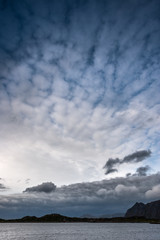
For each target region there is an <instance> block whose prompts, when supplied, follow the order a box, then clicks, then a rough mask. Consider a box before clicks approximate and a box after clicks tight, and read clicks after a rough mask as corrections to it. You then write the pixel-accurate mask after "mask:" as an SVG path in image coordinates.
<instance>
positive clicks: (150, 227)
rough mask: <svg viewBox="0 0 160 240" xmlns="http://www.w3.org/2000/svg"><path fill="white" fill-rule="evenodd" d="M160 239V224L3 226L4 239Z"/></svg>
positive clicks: (0, 237)
mask: <svg viewBox="0 0 160 240" xmlns="http://www.w3.org/2000/svg"><path fill="white" fill-rule="evenodd" d="M11 239H12V240H13V239H14V240H88V239H90V240H102V239H105V240H160V225H159V224H145V223H143V224H141V223H139V224H137V223H0V240H11Z"/></svg>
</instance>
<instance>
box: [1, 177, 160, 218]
mask: <svg viewBox="0 0 160 240" xmlns="http://www.w3.org/2000/svg"><path fill="white" fill-rule="evenodd" d="M46 186H52V187H53V186H54V191H48V192H47V191H46V190H45V191H44V189H46ZM28 189H30V190H27V189H26V190H25V191H24V192H23V193H22V194H14V195H8V196H1V197H0V209H1V214H0V218H10V217H14V218H15V217H22V216H24V215H37V216H40V215H43V214H46V213H55V212H56V213H60V214H65V215H68V216H81V215H83V214H86V213H89V214H93V215H102V214H112V213H118V212H125V211H126V209H127V208H129V207H130V206H131V205H132V204H134V203H135V202H136V201H142V202H148V201H151V200H156V199H160V173H157V174H153V175H150V176H130V177H121V178H114V179H110V180H103V181H96V182H86V183H77V184H71V185H68V186H61V187H57V188H55V185H54V184H53V183H43V184H41V185H38V186H35V187H31V188H28ZM33 189H34V191H32V190H33ZM37 189H38V190H37ZM39 189H41V190H39ZM42 189H43V191H42ZM35 190H36V191H35Z"/></svg>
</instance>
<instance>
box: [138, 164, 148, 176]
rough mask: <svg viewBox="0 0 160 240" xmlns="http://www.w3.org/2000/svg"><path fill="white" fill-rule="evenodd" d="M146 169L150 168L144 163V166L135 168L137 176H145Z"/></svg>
mask: <svg viewBox="0 0 160 240" xmlns="http://www.w3.org/2000/svg"><path fill="white" fill-rule="evenodd" d="M148 170H150V167H149V166H148V165H146V166H144V167H139V168H137V170H136V174H137V175H138V176H146V175H147V172H148Z"/></svg>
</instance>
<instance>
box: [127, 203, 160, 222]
mask: <svg viewBox="0 0 160 240" xmlns="http://www.w3.org/2000/svg"><path fill="white" fill-rule="evenodd" d="M125 217H126V218H128V217H144V218H146V219H160V200H158V201H154V202H150V203H147V204H144V203H141V202H140V203H138V202H137V203H136V204H135V205H133V207H131V208H129V209H128V210H127V212H126V214H125Z"/></svg>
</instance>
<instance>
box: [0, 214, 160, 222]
mask: <svg viewBox="0 0 160 240" xmlns="http://www.w3.org/2000/svg"><path fill="white" fill-rule="evenodd" d="M73 222H77V223H80V222H87V223H151V224H160V219H146V218H144V217H130V218H126V217H114V218H79V217H67V216H63V215H60V214H48V215H44V216H42V217H35V216H25V217H23V218H20V219H8V220H5V219H0V223H73Z"/></svg>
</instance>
